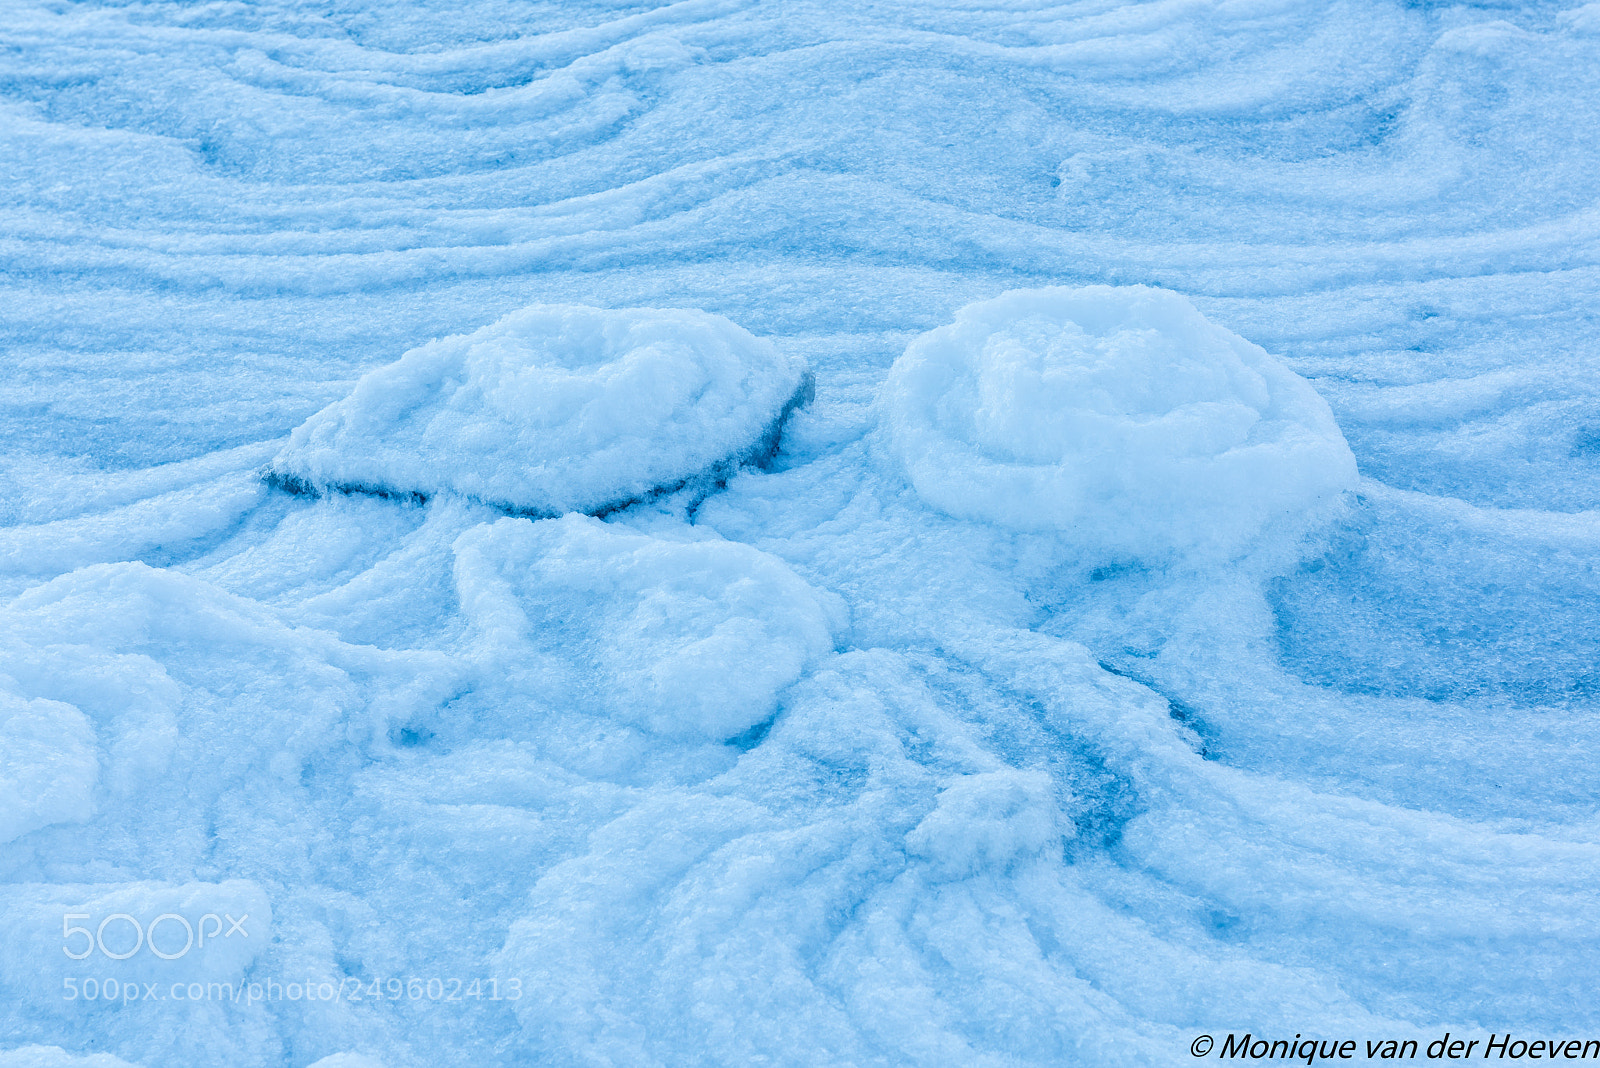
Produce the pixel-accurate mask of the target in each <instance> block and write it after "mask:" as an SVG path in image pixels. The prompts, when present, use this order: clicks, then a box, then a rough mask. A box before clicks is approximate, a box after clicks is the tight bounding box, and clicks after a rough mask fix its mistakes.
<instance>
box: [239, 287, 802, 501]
mask: <svg viewBox="0 0 1600 1068" xmlns="http://www.w3.org/2000/svg"><path fill="white" fill-rule="evenodd" d="M803 374H804V369H803V367H802V366H800V365H799V361H796V360H794V359H792V358H786V357H784V356H781V355H779V353H778V351H777V350H776V349H774V348H773V347H772V344H771V343H770V342H766V341H762V340H760V339H759V338H756V337H753V336H751V335H750V334H749V333H748V332H746V331H744V330H741V329H740V328H739V327H737V326H735V325H734V324H732V323H730V322H728V321H727V320H726V319H723V318H721V317H720V316H715V315H706V314H705V313H703V312H693V311H676V310H667V311H655V310H640V311H634V310H629V311H604V310H601V309H599V308H584V307H574V306H569V305H555V306H546V305H535V306H534V307H531V308H524V309H522V310H521V311H519V312H516V313H514V314H512V315H508V316H506V317H505V318H504V319H501V320H500V321H499V322H497V323H494V324H493V325H491V326H486V327H484V328H482V329H481V330H475V331H473V332H472V333H470V334H467V335H465V336H461V337H450V338H445V339H444V340H442V341H434V342H432V343H430V344H427V345H423V346H422V347H420V348H417V349H413V350H412V351H410V352H408V353H406V354H405V356H403V357H401V359H400V360H399V361H397V362H396V363H393V364H391V365H389V366H388V367H383V368H379V369H378V370H376V371H372V372H369V373H368V374H367V375H366V376H365V377H363V378H362V379H361V381H360V382H358V383H356V388H355V390H354V391H353V392H352V393H351V394H350V396H348V397H346V398H345V399H344V400H342V401H340V402H338V403H337V404H333V405H329V406H328V407H327V408H324V409H323V410H322V411H320V412H318V413H317V414H316V415H314V416H312V417H311V418H310V419H308V420H307V421H306V422H305V423H304V424H302V425H301V426H299V427H298V428H296V430H295V432H294V433H293V434H292V435H290V437H289V444H288V445H287V446H285V448H284V450H283V451H282V452H281V453H279V454H278V456H277V457H276V458H275V459H274V460H273V461H272V465H271V471H272V473H273V474H274V475H275V476H276V477H277V478H278V479H280V480H285V481H289V482H292V483H294V484H296V485H304V486H309V487H312V488H315V489H322V488H332V489H340V490H346V491H350V490H362V491H367V492H373V493H378V494H381V495H386V496H407V495H410V494H417V495H420V496H423V497H431V496H435V495H437V494H439V493H455V494H458V495H461V496H465V497H469V498H472V499H474V500H478V501H483V502H486V503H490V504H493V505H496V506H499V507H501V508H505V509H508V510H511V511H517V512H522V513H531V514H534V515H544V516H556V515H560V514H561V513H563V512H572V511H581V512H600V511H611V510H615V509H617V508H619V507H622V506H624V505H627V504H630V503H634V502H637V501H640V500H642V499H644V498H646V497H648V496H650V495H652V494H660V493H662V492H664V491H671V490H676V489H679V488H681V487H682V486H683V485H684V484H686V483H688V482H690V481H691V480H694V479H695V478H697V477H699V478H701V479H708V478H714V477H721V478H726V477H727V476H728V475H729V474H731V473H732V471H733V469H734V468H735V467H737V466H738V464H739V463H741V462H746V461H752V460H764V459H767V458H768V457H770V456H771V454H772V453H773V452H774V451H776V449H777V444H778V435H779V433H780V431H781V430H782V425H783V420H784V419H785V418H786V417H787V416H788V415H789V413H790V411H791V410H792V409H793V408H794V407H795V406H796V405H797V404H798V403H799V402H800V400H801V399H802V397H801V395H800V388H801V382H802V377H803Z"/></svg>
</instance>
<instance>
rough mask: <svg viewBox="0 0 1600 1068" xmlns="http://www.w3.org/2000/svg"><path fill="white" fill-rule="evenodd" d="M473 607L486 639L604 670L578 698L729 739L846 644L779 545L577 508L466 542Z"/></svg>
mask: <svg viewBox="0 0 1600 1068" xmlns="http://www.w3.org/2000/svg"><path fill="white" fill-rule="evenodd" d="M456 584H457V588H458V589H459V590H460V594H461V602H462V608H463V610H464V611H465V612H466V613H467V615H468V617H469V618H471V619H472V620H473V623H474V625H475V627H476V628H477V630H478V632H479V636H480V640H481V641H482V642H483V643H484V645H485V647H489V648H495V647H498V648H500V649H503V650H505V654H506V656H507V657H508V658H509V659H511V660H513V661H516V662H532V661H533V660H534V658H533V657H531V656H529V655H528V652H527V648H526V645H525V643H526V642H527V641H529V640H536V641H539V642H541V643H542V644H543V645H544V646H545V648H546V651H548V652H551V653H554V654H558V655H561V656H563V657H569V658H570V657H573V656H574V654H576V657H577V658H578V659H579V660H581V661H582V662H583V663H585V664H587V665H589V666H590V670H591V672H592V673H591V675H590V676H589V677H587V678H584V679H581V680H574V683H575V687H576V689H575V692H574V693H573V695H572V698H571V699H572V700H573V701H575V702H581V701H598V702H599V704H600V705H601V706H602V707H603V709H604V712H605V714H607V715H609V716H611V717H613V718H614V719H616V720H620V721H622V722H626V723H631V724H633V725H635V726H639V727H643V728H645V729H646V730H650V731H653V732H655V733H657V734H663V735H669V736H679V737H689V738H700V739H718V740H720V739H723V738H727V737H729V736H731V735H735V734H738V733H739V732H742V731H745V730H748V729H749V728H751V727H754V726H756V725H757V724H759V723H762V722H763V721H765V720H766V719H767V718H768V717H769V716H771V714H772V713H773V711H774V709H775V707H776V704H777V699H778V694H779V692H780V691H781V690H783V689H784V688H785V687H787V686H788V685H790V684H791V683H793V682H794V681H795V680H797V679H798V678H799V677H800V676H801V674H802V672H803V671H804V670H805V669H806V668H807V667H808V666H810V665H811V664H813V663H814V662H815V661H816V660H818V659H819V658H821V657H822V656H824V655H826V654H827V653H828V652H829V651H831V649H832V648H833V638H832V635H831V633H830V628H829V625H828V616H827V612H826V610H825V608H824V606H823V605H822V604H821V603H820V601H819V598H818V594H817V593H816V591H814V590H813V589H812V588H811V587H810V586H808V585H807V584H806V583H805V582H804V581H803V580H802V579H801V578H800V577H799V576H797V575H796V574H795V573H794V572H793V571H791V570H790V569H789V568H788V566H787V565H786V564H784V563H783V562H782V561H781V560H779V559H778V558H777V557H775V556H770V555H768V554H767V553H764V552H761V551H760V550H759V549H754V548H751V547H750V546H748V545H741V544H739V543H737V542H728V541H721V540H715V541H697V542H677V541H669V540H665V539H661V538H655V537H651V536H649V535H645V534H638V533H635V532H633V531H631V530H618V529H617V528H615V527H613V526H611V525H609V524H606V523H603V522H601V521H599V520H597V519H591V518H588V517H586V516H578V515H567V516H564V517H562V518H561V519H557V520H544V521H540V522H530V521H528V520H526V519H503V520H501V521H499V522H497V523H494V524H492V525H487V526H481V527H477V528H474V529H473V530H470V531H468V532H467V533H465V534H463V535H462V536H461V537H460V538H459V539H457V541H456Z"/></svg>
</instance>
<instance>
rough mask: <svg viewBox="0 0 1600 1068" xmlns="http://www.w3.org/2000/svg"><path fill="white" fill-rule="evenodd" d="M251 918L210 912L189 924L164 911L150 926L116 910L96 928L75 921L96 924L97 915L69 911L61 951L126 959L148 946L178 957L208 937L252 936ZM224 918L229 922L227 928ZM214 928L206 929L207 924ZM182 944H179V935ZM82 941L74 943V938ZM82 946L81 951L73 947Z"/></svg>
mask: <svg viewBox="0 0 1600 1068" xmlns="http://www.w3.org/2000/svg"><path fill="white" fill-rule="evenodd" d="M249 918H250V914H249V913H248V912H247V913H245V914H244V915H243V916H240V917H239V918H238V919H237V920H236V919H234V918H233V917H232V916H230V915H228V914H227V913H226V912H224V913H223V914H222V915H221V916H218V915H217V914H216V913H214V912H208V913H206V914H205V915H203V916H201V917H200V919H199V920H198V921H196V922H195V923H190V922H189V919H188V917H186V916H180V915H179V914H178V913H176V912H164V913H162V914H161V915H160V916H157V917H156V918H155V919H153V920H151V921H150V924H149V926H145V925H144V924H141V923H140V922H139V920H138V918H137V917H134V916H130V915H129V914H128V913H126V912H113V913H111V914H110V915H109V916H106V917H104V918H103V919H101V921H100V923H99V925H98V926H95V927H94V928H93V930H91V929H90V928H89V927H78V926H76V925H74V923H73V921H74V920H89V921H90V922H91V924H92V923H93V920H94V916H93V914H92V913H88V912H67V913H63V914H62V916H61V952H63V953H65V954H66V955H67V956H69V957H71V958H72V959H73V960H83V959H84V958H85V957H87V956H89V954H91V953H93V952H94V951H95V950H97V949H98V950H99V951H100V952H101V954H102V955H103V956H106V957H109V958H111V959H112V960H127V959H128V958H129V957H131V956H133V955H134V954H135V953H137V952H139V950H140V949H145V948H147V949H149V950H150V952H151V953H153V954H155V955H156V956H157V957H160V958H161V959H162V960H177V959H179V958H180V957H183V956H185V955H187V954H188V952H189V951H190V950H191V949H197V948H198V949H204V948H205V945H206V939H207V938H210V939H211V940H212V941H213V942H215V941H216V940H217V939H218V938H219V937H220V938H232V937H233V936H234V935H241V936H243V937H245V938H249V937H250V932H249V931H248V930H246V929H245V921H246V920H248V919H249ZM223 921H227V928H226V930H224V927H223ZM208 923H209V924H210V925H211V927H210V929H209V930H207V927H206V925H207V924H208ZM108 927H109V928H110V929H111V945H110V946H108V945H107V944H106V929H107V928H108ZM157 931H160V932H161V939H160V942H161V944H160V945H158V944H157V939H156V932H157ZM180 937H181V938H182V939H183V944H182V945H179V944H178V939H179V938H180ZM75 938H80V939H82V941H79V942H77V943H76V944H74V941H73V940H74V939H75ZM78 949H81V952H75V951H74V950H78Z"/></svg>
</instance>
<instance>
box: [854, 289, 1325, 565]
mask: <svg viewBox="0 0 1600 1068" xmlns="http://www.w3.org/2000/svg"><path fill="white" fill-rule="evenodd" d="M884 402H885V406H886V408H887V411H888V418H889V425H890V432H891V434H892V436H893V441H894V448H895V451H896V454H897V455H898V456H899V458H900V460H901V462H902V463H903V464H904V465H905V467H906V470H907V471H908V473H909V474H910V477H911V481H912V483H913V485H915V486H916V488H917V492H918V493H919V494H921V495H922V497H923V498H924V499H925V500H927V501H928V502H929V503H930V504H932V505H934V506H935V507H938V508H941V509H943V510H945V511H947V512H950V513H951V514H953V515H958V516H962V517H964V518H969V519H984V520H988V521H990V522H995V523H1000V524H1003V525H1005V526H1007V527H1010V528H1012V529H1017V530H1056V531H1064V532H1067V534H1068V537H1069V538H1070V540H1071V541H1073V542H1074V543H1076V544H1078V545H1079V546H1081V547H1082V548H1083V550H1085V551H1087V552H1089V553H1092V554H1097V555H1101V556H1105V555H1110V556H1112V557H1114V558H1115V557H1122V558H1129V557H1132V558H1136V559H1139V558H1143V559H1155V560H1161V559H1164V558H1167V557H1170V556H1172V555H1174V554H1184V553H1205V554H1232V553H1237V552H1239V551H1240V550H1242V549H1243V548H1244V547H1246V546H1247V545H1248V544H1249V543H1250V542H1251V541H1252V540H1254V539H1255V538H1256V537H1257V535H1259V534H1260V533H1261V531H1262V529H1263V528H1264V527H1267V526H1269V525H1271V526H1274V527H1276V528H1279V529H1280V530H1282V529H1284V528H1287V531H1288V532H1289V533H1290V534H1291V535H1292V534H1293V533H1295V532H1296V528H1298V529H1299V530H1301V531H1303V530H1304V529H1305V528H1306V527H1307V526H1310V525H1314V524H1315V522H1316V521H1317V519H1318V518H1320V517H1321V516H1323V515H1325V514H1326V513H1327V510H1328V507H1327V506H1328V505H1329V504H1330V503H1331V502H1332V501H1333V500H1334V499H1336V498H1337V497H1338V495H1339V494H1340V492H1341V491H1343V490H1347V489H1350V488H1351V487H1352V486H1353V485H1354V483H1355V478H1356V464H1355V457H1353V456H1352V455H1351V454H1350V449H1349V447H1348V446H1347V445H1345V442H1344V437H1343V435H1341V434H1340V433H1339V428H1338V426H1337V425H1336V424H1335V423H1334V421H1333V414H1332V413H1331V412H1330V411H1329V410H1328V405H1327V402H1326V401H1324V400H1323V399H1322V398H1321V397H1319V396H1318V395H1317V393H1316V391H1315V390H1313V389H1312V388H1311V386H1310V384H1309V383H1307V382H1306V380H1305V379H1303V378H1301V377H1300V376H1299V375H1297V374H1295V373H1294V372H1293V371H1291V370H1289V369H1288V368H1287V367H1285V366H1284V365H1283V364H1282V362H1281V361H1278V360H1275V359H1274V358H1272V357H1271V356H1269V355H1268V354H1267V353H1266V352H1265V351H1264V350H1262V349H1261V347H1260V346H1258V345H1252V344H1251V343H1250V342H1248V341H1246V340H1244V339H1243V338H1241V337H1239V336H1238V335H1236V334H1233V333H1230V332H1229V331H1227V330H1224V329H1222V328H1221V327H1218V326H1216V325H1214V324H1212V323H1210V322H1208V321H1207V320H1206V319H1205V317H1204V316H1202V315H1201V314H1200V313H1199V312H1198V311H1197V310H1196V309H1195V307H1194V305H1193V304H1191V303H1190V302H1189V301H1188V300H1187V299H1185V298H1184V297H1182V296H1181V295H1179V294H1176V293H1171V292H1167V291H1163V290H1157V289H1150V288H1148V287H1145V286H1128V287H1123V288H1113V287H1109V286H1085V287H1081V288H1076V289H1073V288H1066V287H1056V288H1051V289H1040V290H1031V291H1018V292H1011V293H1006V294H1004V295H1003V296H1000V297H997V298H995V299H993V300H988V301H982V302H980V303H977V304H969V305H967V306H966V307H964V308H962V309H961V310H960V311H959V312H957V313H956V319H955V322H954V323H952V324H950V325H948V326H943V327H940V328H939V329H937V330H933V331H931V332H929V333H927V334H924V335H922V336H921V337H919V338H917V339H916V340H915V341H913V342H912V343H911V345H910V347H909V348H907V349H906V352H905V355H903V356H901V357H900V359H898V360H897V361H895V365H894V367H893V369H892V370H891V371H890V372H889V377H888V379H887V381H886V382H885V383H884Z"/></svg>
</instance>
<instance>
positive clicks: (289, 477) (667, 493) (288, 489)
mask: <svg viewBox="0 0 1600 1068" xmlns="http://www.w3.org/2000/svg"><path fill="white" fill-rule="evenodd" d="M816 394H817V388H816V377H815V376H814V375H813V374H812V373H811V372H810V371H806V372H805V373H804V374H803V375H801V377H800V384H799V385H798V386H796V387H795V391H794V392H793V393H792V394H790V396H789V399H788V400H787V401H785V402H784V404H783V407H782V408H780V409H779V410H778V414H777V415H776V416H774V417H773V418H772V420H771V421H770V422H769V423H768V424H767V426H766V427H765V429H763V430H762V431H761V434H760V436H759V437H757V438H756V440H755V442H754V444H752V445H751V446H750V447H749V448H747V449H745V450H744V451H743V452H740V453H738V454H736V455H734V456H730V457H727V458H725V459H722V460H718V461H717V462H715V463H713V464H711V465H710V466H709V467H706V468H705V469H704V470H701V471H699V472H697V473H695V474H693V475H690V476H689V477H687V478H680V479H677V480H675V481H672V482H667V483H663V484H661V485H659V486H652V487H651V488H650V489H648V490H646V491H644V492H643V493H639V494H635V495H633V496H630V497H622V498H618V499H617V500H614V501H608V502H607V503H605V504H602V505H599V506H598V507H595V508H592V509H589V510H586V511H585V512H584V514H585V515H591V516H594V517H595V518H596V519H606V518H609V517H610V516H613V515H616V514H617V513H618V512H623V511H626V510H627V509H629V508H636V507H639V506H640V505H651V504H658V503H661V502H663V501H666V500H668V499H670V498H673V497H678V496H680V495H681V496H682V497H684V498H685V499H684V500H683V501H682V502H680V503H681V506H682V507H683V509H684V512H685V517H686V518H687V520H688V521H689V522H690V523H693V522H694V518H695V514H696V513H697V512H699V510H700V506H701V505H702V504H704V503H705V502H706V501H707V500H708V499H709V498H710V497H711V496H712V495H714V494H716V493H720V492H722V491H723V490H724V489H726V488H727V485H728V481H729V480H730V479H731V478H733V476H734V475H736V474H738V472H739V471H740V469H741V468H746V467H752V468H755V469H756V470H758V471H770V470H772V469H773V467H774V463H775V461H776V460H777V458H778V454H779V453H780V452H781V451H782V448H783V434H784V430H785V429H786V428H787V427H788V425H789V420H790V418H791V417H792V416H793V415H794V413H795V412H796V411H798V410H799V409H801V408H803V407H805V406H806V405H808V404H810V403H811V402H812V401H813V400H815V399H816ZM261 480H262V481H263V482H265V483H266V484H267V485H268V486H270V487H272V488H273V489H276V490H281V491H282V492H284V493H288V494H290V495H292V496H296V497H311V498H317V497H321V496H322V495H323V494H324V493H341V494H344V495H346V496H365V497H379V498H382V499H383V500H388V501H399V502H401V503H404V504H414V505H423V504H427V503H428V501H429V500H430V499H431V495H430V494H427V493H423V492H421V491H418V490H403V489H398V488H396V487H393V486H380V485H372V484H370V483H355V482H341V483H326V484H324V483H317V482H313V481H311V480H310V479H306V478H302V477H300V476H299V475H294V474H289V473H287V472H283V471H277V470H271V469H269V470H267V471H266V472H265V473H263V475H262V476H261ZM468 499H469V500H471V501H472V502H473V503H474V504H481V505H483V506H484V507H485V508H492V509H494V510H495V511H497V512H500V513H501V514H503V515H507V516H511V517H513V518H517V519H555V518H557V517H558V516H560V515H561V513H560V512H556V511H553V510H551V509H548V508H528V507H525V506H523V505H518V504H513V503H511V502H508V501H488V500H484V499H482V498H480V497H469V498H468Z"/></svg>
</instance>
